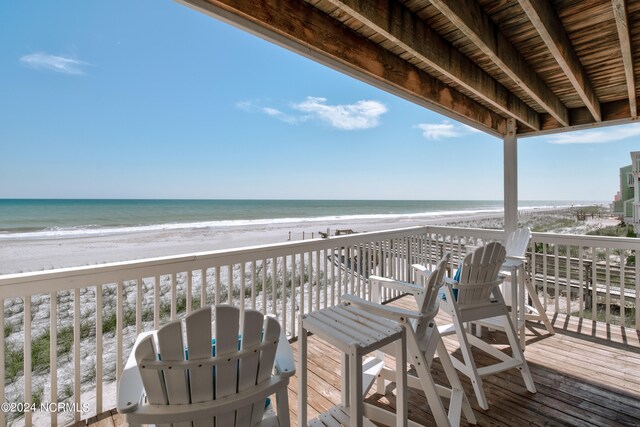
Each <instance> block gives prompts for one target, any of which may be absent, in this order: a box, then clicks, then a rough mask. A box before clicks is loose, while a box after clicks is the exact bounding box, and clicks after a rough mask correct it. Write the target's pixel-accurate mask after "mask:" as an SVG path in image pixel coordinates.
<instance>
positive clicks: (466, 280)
mask: <svg viewBox="0 0 640 427" xmlns="http://www.w3.org/2000/svg"><path fill="white" fill-rule="evenodd" d="M505 256H506V251H505V248H504V246H502V244H500V243H497V242H492V243H489V244H487V245H486V246H481V247H479V248H477V249H475V250H474V251H473V252H471V253H469V254H467V256H466V257H465V258H464V260H463V263H462V267H461V268H462V270H461V272H460V282H459V283H455V282H453V281H447V283H446V285H445V297H446V301H445V302H444V306H445V307H446V310H447V312H448V313H449V314H450V315H451V317H452V318H453V323H452V324H450V325H444V326H441V327H440V328H439V330H440V333H441V334H442V335H450V334H456V335H457V337H458V341H459V343H460V351H461V353H462V357H463V360H462V361H461V360H459V359H457V358H455V357H454V358H453V359H452V361H453V364H454V366H455V367H456V369H458V370H459V371H460V372H462V373H463V374H465V375H466V376H468V377H469V379H470V380H471V383H472V385H473V389H474V391H475V393H476V398H477V400H478V404H479V405H480V407H481V408H482V409H489V404H488V402H487V398H486V396H485V394H484V389H483V382H482V377H483V376H486V375H492V374H495V373H498V372H502V371H506V370H509V369H513V368H517V369H518V370H520V373H521V374H522V378H523V379H524V382H525V385H526V387H527V390H529V391H530V392H531V393H535V392H536V388H535V385H534V383H533V378H532V377H531V373H530V372H529V367H528V365H527V361H526V359H525V358H524V354H523V352H522V349H521V347H520V343H519V342H518V338H517V335H516V331H515V328H514V325H513V322H512V321H511V316H510V315H509V311H508V309H507V306H506V305H505V303H504V299H503V297H502V293H501V292H500V284H501V283H502V279H501V278H499V276H498V274H499V272H500V269H501V268H502V265H503V263H504V261H505ZM494 317H497V318H499V320H500V321H501V322H502V324H503V325H505V326H504V331H505V333H506V335H507V338H508V340H509V345H510V347H511V353H512V355H511V356H509V355H508V354H506V353H504V352H502V351H500V350H499V349H497V348H495V347H493V346H491V345H490V344H488V343H486V342H484V341H482V340H481V339H480V338H478V337H475V336H473V335H472V334H471V333H470V331H468V330H467V328H465V324H466V323H468V322H477V321H480V320H482V319H487V318H494ZM472 346H473V347H476V348H478V349H480V350H482V351H484V352H486V353H488V354H490V355H491V356H493V357H495V358H497V359H498V360H500V362H498V363H495V364H493V365H489V366H484V367H481V368H478V367H477V366H476V362H475V359H474V357H473V354H472V350H471V347H472Z"/></svg>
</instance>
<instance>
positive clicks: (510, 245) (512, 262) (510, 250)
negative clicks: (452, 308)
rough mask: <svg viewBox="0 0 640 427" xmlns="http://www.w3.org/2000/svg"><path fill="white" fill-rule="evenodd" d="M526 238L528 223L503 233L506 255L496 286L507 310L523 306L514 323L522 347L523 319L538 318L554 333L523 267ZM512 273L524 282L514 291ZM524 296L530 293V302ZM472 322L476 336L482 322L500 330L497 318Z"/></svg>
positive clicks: (527, 243)
mask: <svg viewBox="0 0 640 427" xmlns="http://www.w3.org/2000/svg"><path fill="white" fill-rule="evenodd" d="M530 238H531V230H530V229H529V228H528V227H524V228H518V229H516V230H515V231H513V232H511V233H509V236H507V239H506V241H505V249H506V251H507V255H506V259H505V261H504V263H503V264H502V267H501V269H500V270H501V271H500V273H501V274H502V275H503V277H504V282H503V283H502V284H501V285H500V290H501V291H502V295H503V297H504V302H505V304H506V305H507V306H508V307H511V310H514V307H519V310H523V311H521V312H520V313H518V316H517V317H518V324H514V326H515V327H516V330H517V331H518V335H519V336H520V345H521V346H522V349H523V350H524V348H525V345H526V339H525V324H524V322H525V321H526V320H531V321H541V322H542V323H543V324H544V325H545V327H546V329H547V331H548V332H549V334H554V333H555V331H554V329H553V326H552V325H551V322H550V321H549V317H547V313H546V310H545V309H544V307H543V306H542V303H541V302H540V299H539V298H538V293H537V291H536V289H535V285H534V284H533V283H532V282H531V281H530V280H529V276H528V275H527V274H526V272H525V271H524V270H525V265H526V262H527V258H526V257H525V254H526V253H527V246H529V239H530ZM514 277H517V278H518V281H523V282H524V286H523V287H522V288H521V289H519V290H517V291H516V292H515V293H514V292H513V289H514V288H516V287H517V286H519V284H518V283H514V280H512V279H513V278H514ZM521 283H522V282H521ZM514 295H516V296H517V300H518V301H514V300H513V299H514V298H513V296H514ZM527 296H531V301H532V303H533V305H531V304H529V303H528V298H527ZM512 317H513V316H512ZM476 326H477V332H478V336H480V332H481V330H482V326H486V327H488V328H490V329H498V330H503V331H504V325H503V324H502V322H500V321H499V319H491V320H485V321H481V322H477V323H476Z"/></svg>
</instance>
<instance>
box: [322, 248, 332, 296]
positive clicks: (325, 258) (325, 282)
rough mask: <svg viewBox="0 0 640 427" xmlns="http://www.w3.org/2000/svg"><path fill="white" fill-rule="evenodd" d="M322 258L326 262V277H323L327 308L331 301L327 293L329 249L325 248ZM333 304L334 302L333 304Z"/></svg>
mask: <svg viewBox="0 0 640 427" xmlns="http://www.w3.org/2000/svg"><path fill="white" fill-rule="evenodd" d="M322 260H323V262H324V270H323V271H324V275H323V276H324V277H323V282H324V308H327V307H328V306H329V301H328V300H327V298H328V295H327V292H328V290H327V286H329V272H328V270H327V268H328V265H327V249H325V250H324V251H323V252H322ZM331 305H333V304H331Z"/></svg>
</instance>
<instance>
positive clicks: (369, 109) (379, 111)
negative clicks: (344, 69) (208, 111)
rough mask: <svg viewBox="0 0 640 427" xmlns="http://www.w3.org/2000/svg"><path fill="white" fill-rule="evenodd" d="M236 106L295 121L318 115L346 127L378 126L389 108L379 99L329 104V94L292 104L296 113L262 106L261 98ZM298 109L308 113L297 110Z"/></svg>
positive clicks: (335, 125)
mask: <svg viewBox="0 0 640 427" xmlns="http://www.w3.org/2000/svg"><path fill="white" fill-rule="evenodd" d="M236 107H238V108H240V109H242V110H245V111H249V112H260V113H263V114H266V115H268V116H269V117H273V118H276V119H278V120H282V121H284V122H287V123H291V124H296V123H301V122H305V121H308V120H312V119H316V120H320V121H323V122H326V123H328V124H330V125H331V126H332V127H334V128H337V129H342V130H356V129H369V128H373V127H376V126H378V124H379V123H380V116H381V115H383V114H384V113H386V112H387V107H385V105H384V104H382V103H381V102H378V101H370V100H365V101H358V102H356V103H354V104H346V105H328V104H327V99H326V98H316V97H313V96H308V97H307V98H306V99H305V100H304V101H302V102H299V103H294V104H292V105H291V108H292V109H294V110H296V111H294V112H293V113H287V112H285V111H282V110H280V109H277V108H273V107H263V106H260V105H259V101H242V102H237V103H236ZM296 112H302V113H305V114H299V113H298V114H296Z"/></svg>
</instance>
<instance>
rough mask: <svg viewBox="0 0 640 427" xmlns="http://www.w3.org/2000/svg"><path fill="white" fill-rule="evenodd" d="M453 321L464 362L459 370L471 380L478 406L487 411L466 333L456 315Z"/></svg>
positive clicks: (485, 400) (485, 398)
mask: <svg viewBox="0 0 640 427" xmlns="http://www.w3.org/2000/svg"><path fill="white" fill-rule="evenodd" d="M453 321H454V322H455V323H456V335H457V336H458V342H459V343H460V352H461V353H462V358H463V360H464V368H463V369H461V370H460V369H459V370H460V371H461V372H462V373H463V374H465V375H466V376H468V377H469V379H470V380H471V385H473V391H474V392H475V394H476V399H477V400H478V405H480V407H481V408H482V409H489V403H488V402H487V397H486V396H485V394H484V384H483V382H482V378H481V377H480V375H478V368H477V366H476V361H475V360H474V358H473V354H472V353H471V344H469V340H468V339H467V333H466V331H465V328H464V325H463V323H462V322H460V321H459V319H458V316H456V315H454V318H453Z"/></svg>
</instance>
